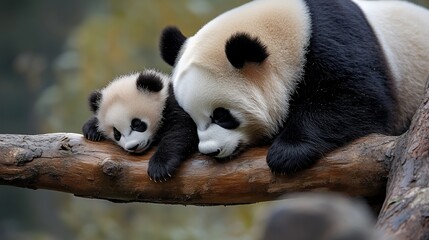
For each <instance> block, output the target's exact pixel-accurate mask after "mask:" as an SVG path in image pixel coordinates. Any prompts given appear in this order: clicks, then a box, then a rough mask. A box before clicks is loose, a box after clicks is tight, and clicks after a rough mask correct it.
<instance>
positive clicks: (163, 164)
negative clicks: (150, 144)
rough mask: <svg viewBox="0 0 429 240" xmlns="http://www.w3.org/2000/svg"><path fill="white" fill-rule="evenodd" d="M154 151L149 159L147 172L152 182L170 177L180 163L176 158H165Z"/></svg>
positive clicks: (163, 180) (162, 180)
mask: <svg viewBox="0 0 429 240" xmlns="http://www.w3.org/2000/svg"><path fill="white" fill-rule="evenodd" d="M161 155H162V154H158V153H155V154H154V155H153V156H152V158H151V159H150V161H149V167H148V169H147V174H148V175H149V178H150V179H151V180H152V181H154V182H165V181H167V180H168V179H170V178H171V177H172V176H173V174H174V172H175V171H176V169H177V168H178V167H179V165H180V161H177V160H172V159H169V160H165V156H164V157H163V156H161Z"/></svg>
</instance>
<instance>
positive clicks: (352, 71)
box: [267, 0, 396, 173]
mask: <svg viewBox="0 0 429 240" xmlns="http://www.w3.org/2000/svg"><path fill="white" fill-rule="evenodd" d="M306 3H307V5H308V7H309V10H310V15H311V18H312V26H311V27H312V35H311V39H310V45H309V47H308V52H307V55H306V58H307V62H306V66H305V69H304V70H305V74H304V79H303V81H302V82H300V83H299V85H298V88H297V91H296V93H295V94H294V95H293V96H292V100H291V102H290V110H289V115H288V119H287V120H286V122H285V124H284V129H283V130H282V132H281V133H280V135H279V136H278V137H277V138H276V139H275V140H274V143H273V144H272V146H271V147H270V149H269V152H268V156H267V162H268V165H269V166H270V168H271V170H272V171H273V172H275V173H290V172H295V171H298V170H301V169H304V168H308V167H310V166H312V165H313V164H314V163H316V161H317V160H318V159H319V158H321V157H322V156H323V155H324V154H326V153H328V152H329V151H331V150H333V149H335V148H337V147H340V146H342V145H344V144H346V143H348V142H350V141H352V140H354V139H356V138H358V137H361V136H364V135H367V134H369V133H388V132H389V131H390V125H391V121H392V119H391V118H392V115H393V114H394V112H395V105H396V100H395V97H394V96H395V95H394V93H393V90H392V88H391V86H390V84H391V82H390V80H389V75H390V73H389V72H388V71H387V66H386V63H385V59H384V57H383V53H382V50H381V48H380V45H379V43H378V41H377V38H376V37H375V34H374V32H373V31H372V29H371V27H370V26H369V24H368V22H367V21H366V19H365V16H364V15H363V13H362V12H361V10H360V9H359V7H358V6H356V5H355V4H354V3H353V2H351V1H349V0H306Z"/></svg>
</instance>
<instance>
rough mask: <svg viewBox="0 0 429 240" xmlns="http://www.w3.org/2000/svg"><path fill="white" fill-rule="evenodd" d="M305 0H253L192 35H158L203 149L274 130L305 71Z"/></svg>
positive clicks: (170, 31)
mask: <svg viewBox="0 0 429 240" xmlns="http://www.w3.org/2000/svg"><path fill="white" fill-rule="evenodd" d="M309 21H310V20H309V17H308V13H307V9H306V7H305V5H304V3H303V1H300V0H291V1H278V0H265V1H253V2H250V3H248V4H246V5H243V6H241V7H238V8H236V9H233V10H231V11H229V12H226V13H224V14H222V15H220V16H219V17H217V18H215V19H214V20H212V21H211V22H209V23H208V24H207V25H205V26H204V27H203V28H201V29H200V30H199V31H198V32H197V33H196V34H195V35H194V36H192V37H190V38H186V37H185V36H184V35H183V34H182V33H181V32H180V31H179V30H178V29H177V28H175V27H168V28H166V29H165V30H164V31H163V33H162V36H161V44H160V48H161V55H162V57H163V59H164V60H165V61H166V62H167V63H168V64H170V65H172V66H174V70H173V77H172V81H173V87H174V92H175V96H176V98H177V101H178V102H179V104H180V106H181V107H182V108H183V109H184V110H185V111H186V112H188V113H189V114H190V116H191V117H192V118H193V120H194V121H195V123H196V124H197V127H198V137H199V140H200V142H199V150H200V152H202V153H204V154H210V155H213V156H215V157H218V158H225V157H229V156H231V155H233V154H234V153H236V152H237V151H238V150H239V149H240V148H241V147H243V146H246V145H250V144H254V143H256V142H258V141H261V140H265V139H267V138H271V137H273V136H274V135H275V134H277V133H278V131H279V128H280V127H281V126H282V124H283V121H284V120H285V118H286V117H287V113H288V107H289V105H288V104H289V103H288V102H289V98H290V96H291V93H293V91H294V90H295V86H296V85H297V82H298V81H299V79H300V78H301V77H302V73H303V66H304V63H305V58H304V56H305V49H306V47H307V45H308V42H309V34H310V23H309Z"/></svg>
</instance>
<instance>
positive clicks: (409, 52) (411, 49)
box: [354, 0, 429, 133]
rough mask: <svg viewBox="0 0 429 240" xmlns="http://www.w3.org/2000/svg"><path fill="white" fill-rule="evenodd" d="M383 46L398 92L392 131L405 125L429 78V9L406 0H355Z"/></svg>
mask: <svg viewBox="0 0 429 240" xmlns="http://www.w3.org/2000/svg"><path fill="white" fill-rule="evenodd" d="M354 2H355V3H356V4H358V5H359V7H360V8H361V9H362V11H363V12H364V13H365V16H366V18H367V19H368V21H369V23H370V25H371V27H372V28H373V30H374V32H375V34H376V36H377V38H378V41H379V42H380V44H381V47H382V48H383V51H384V54H385V56H386V60H387V63H388V65H389V70H390V72H391V74H392V76H391V77H392V78H393V83H394V88H395V90H396V92H397V98H398V102H400V105H399V106H398V107H399V108H398V115H397V116H398V119H397V121H396V125H395V128H396V129H395V132H396V133H401V132H402V131H404V129H406V128H407V127H408V124H409V123H410V120H411V116H412V115H413V114H414V112H415V111H416V109H417V106H418V105H419V103H420V100H421V99H420V98H416V97H415V96H416V95H420V96H422V95H423V93H424V91H425V88H424V86H425V83H426V80H427V79H428V77H429V59H428V56H429V11H428V10H427V9H425V8H423V7H420V6H417V5H414V4H412V3H409V2H405V1H358V0H354Z"/></svg>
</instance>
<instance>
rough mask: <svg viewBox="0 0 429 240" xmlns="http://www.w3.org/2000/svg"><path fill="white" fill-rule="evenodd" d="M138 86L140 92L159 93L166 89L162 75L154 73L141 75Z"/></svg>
mask: <svg viewBox="0 0 429 240" xmlns="http://www.w3.org/2000/svg"><path fill="white" fill-rule="evenodd" d="M136 85H137V89H138V90H140V91H149V92H159V91H161V90H162V88H163V87H164V84H163V82H162V76H161V74H160V73H157V72H154V71H146V72H142V73H140V75H139V76H138V77H137V80H136Z"/></svg>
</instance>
